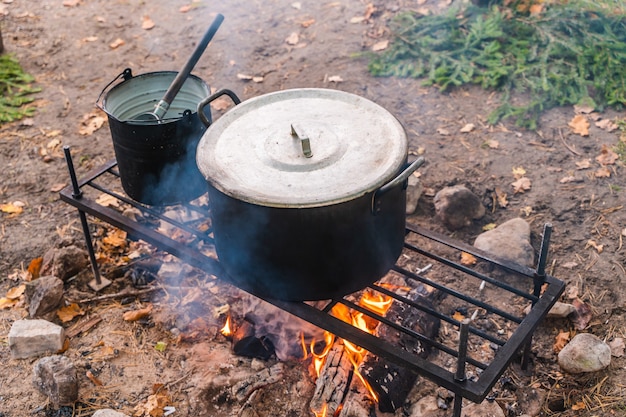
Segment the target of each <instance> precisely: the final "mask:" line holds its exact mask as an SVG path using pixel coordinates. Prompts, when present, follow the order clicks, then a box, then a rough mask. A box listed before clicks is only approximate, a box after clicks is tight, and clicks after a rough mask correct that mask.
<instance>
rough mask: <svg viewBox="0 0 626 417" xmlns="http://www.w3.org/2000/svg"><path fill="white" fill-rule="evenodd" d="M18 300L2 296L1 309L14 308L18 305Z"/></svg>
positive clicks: (0, 299) (0, 300)
mask: <svg viewBox="0 0 626 417" xmlns="http://www.w3.org/2000/svg"><path fill="white" fill-rule="evenodd" d="M18 302H19V301H18V300H11V299H9V298H6V297H2V298H0V310H4V309H5V308H12V307H15V306H16V305H17V303H18Z"/></svg>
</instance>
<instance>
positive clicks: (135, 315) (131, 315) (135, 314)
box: [122, 304, 152, 321]
mask: <svg viewBox="0 0 626 417" xmlns="http://www.w3.org/2000/svg"><path fill="white" fill-rule="evenodd" d="M151 312H152V304H148V305H147V306H146V307H145V308H142V309H139V310H131V311H127V312H125V313H124V314H123V315H122V318H123V319H124V321H137V320H139V319H142V318H144V317H146V316H148V315H149V314H150V313H151Z"/></svg>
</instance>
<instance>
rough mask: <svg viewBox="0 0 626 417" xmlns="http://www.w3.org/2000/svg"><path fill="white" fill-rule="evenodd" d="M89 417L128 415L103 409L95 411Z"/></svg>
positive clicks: (125, 416)
mask: <svg viewBox="0 0 626 417" xmlns="http://www.w3.org/2000/svg"><path fill="white" fill-rule="evenodd" d="M91 417H128V415H127V414H123V413H120V412H119V411H115V410H111V409H110V408H105V409H102V410H98V411H96V412H95V413H93V415H92V416H91Z"/></svg>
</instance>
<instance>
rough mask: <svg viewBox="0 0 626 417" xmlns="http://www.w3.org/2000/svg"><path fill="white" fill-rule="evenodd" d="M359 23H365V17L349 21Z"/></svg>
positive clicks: (357, 17)
mask: <svg viewBox="0 0 626 417" xmlns="http://www.w3.org/2000/svg"><path fill="white" fill-rule="evenodd" d="M361 22H365V17H363V16H355V17H353V18H352V19H350V23H361Z"/></svg>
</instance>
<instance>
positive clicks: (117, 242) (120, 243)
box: [102, 229, 127, 248]
mask: <svg viewBox="0 0 626 417" xmlns="http://www.w3.org/2000/svg"><path fill="white" fill-rule="evenodd" d="M126 235H127V234H126V232H125V231H123V230H121V229H113V230H111V231H109V233H107V235H106V236H105V237H103V238H102V243H105V244H107V245H110V246H113V247H116V248H125V247H126V243H127V240H126Z"/></svg>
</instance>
